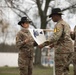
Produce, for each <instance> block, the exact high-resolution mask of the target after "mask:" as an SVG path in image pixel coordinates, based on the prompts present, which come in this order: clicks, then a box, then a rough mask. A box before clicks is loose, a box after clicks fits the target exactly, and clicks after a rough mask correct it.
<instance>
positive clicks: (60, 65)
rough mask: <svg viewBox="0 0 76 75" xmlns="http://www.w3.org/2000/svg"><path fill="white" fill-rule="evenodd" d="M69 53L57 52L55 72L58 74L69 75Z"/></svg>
mask: <svg viewBox="0 0 76 75" xmlns="http://www.w3.org/2000/svg"><path fill="white" fill-rule="evenodd" d="M68 56H69V54H60V53H58V54H55V73H56V75H69V68H68V66H65V65H66V64H67V62H68V61H69V60H68Z"/></svg>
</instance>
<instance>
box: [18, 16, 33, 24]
mask: <svg viewBox="0 0 76 75" xmlns="http://www.w3.org/2000/svg"><path fill="white" fill-rule="evenodd" d="M27 22H28V23H31V22H32V21H30V20H29V19H27V17H22V18H21V21H19V22H18V25H21V24H22V23H27Z"/></svg>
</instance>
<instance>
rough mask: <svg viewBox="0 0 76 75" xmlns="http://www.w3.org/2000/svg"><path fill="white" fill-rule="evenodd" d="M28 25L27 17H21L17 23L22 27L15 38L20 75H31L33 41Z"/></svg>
mask: <svg viewBox="0 0 76 75" xmlns="http://www.w3.org/2000/svg"><path fill="white" fill-rule="evenodd" d="M30 23H31V21H29V20H28V19H27V17H22V18H21V21H19V22H18V25H21V26H22V27H23V28H22V29H21V30H20V31H19V32H18V34H17V36H16V45H17V47H18V49H19V57H18V65H19V70H20V75H32V67H33V50H34V40H33V38H32V36H31V34H30V32H29V30H28V28H29V24H30Z"/></svg>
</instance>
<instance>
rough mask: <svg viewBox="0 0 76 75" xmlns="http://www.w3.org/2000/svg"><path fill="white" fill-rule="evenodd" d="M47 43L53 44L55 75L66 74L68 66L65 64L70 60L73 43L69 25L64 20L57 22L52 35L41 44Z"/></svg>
mask: <svg viewBox="0 0 76 75" xmlns="http://www.w3.org/2000/svg"><path fill="white" fill-rule="evenodd" d="M49 44H54V47H55V69H56V71H55V73H56V75H68V67H67V66H66V67H65V65H66V64H67V62H68V61H69V60H70V57H71V55H70V53H71V52H73V43H72V39H71V37H70V26H69V25H68V24H67V23H66V22H65V21H64V20H60V21H59V22H57V24H56V25H55V29H54V34H53V37H52V38H50V39H49V43H46V42H45V43H44V44H43V46H44V45H49Z"/></svg>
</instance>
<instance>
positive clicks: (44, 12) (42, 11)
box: [5, 0, 76, 64]
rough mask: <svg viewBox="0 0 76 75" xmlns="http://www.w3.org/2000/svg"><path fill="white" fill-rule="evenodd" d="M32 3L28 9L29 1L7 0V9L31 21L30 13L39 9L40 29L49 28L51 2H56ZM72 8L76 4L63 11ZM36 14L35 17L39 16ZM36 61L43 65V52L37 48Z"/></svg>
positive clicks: (44, 0) (75, 4) (37, 1)
mask: <svg viewBox="0 0 76 75" xmlns="http://www.w3.org/2000/svg"><path fill="white" fill-rule="evenodd" d="M30 1H31V2H29V7H28V8H26V4H27V1H26V0H25V1H24V0H5V3H6V4H7V7H9V8H10V9H11V10H12V11H14V12H15V13H16V14H17V15H18V16H19V17H21V16H22V15H26V16H27V17H28V18H29V19H30V20H31V21H32V19H31V18H30V16H29V15H28V13H29V12H30V10H32V9H33V8H34V9H37V12H38V13H37V15H38V17H39V18H40V23H39V25H40V28H41V29H45V28H46V27H47V24H48V22H49V20H47V18H48V15H49V14H48V11H49V9H52V8H54V7H53V6H52V5H51V2H52V1H54V0H30ZM22 3H23V4H25V7H24V6H23V4H22ZM72 8H76V3H74V4H71V5H70V6H69V7H67V8H64V9H63V11H65V10H69V9H72ZM37 15H36V13H35V16H37ZM32 25H33V26H34V27H36V26H35V25H34V22H33V21H32ZM35 55H36V59H35V63H36V64H41V50H40V49H38V48H37V50H36V54H35Z"/></svg>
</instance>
